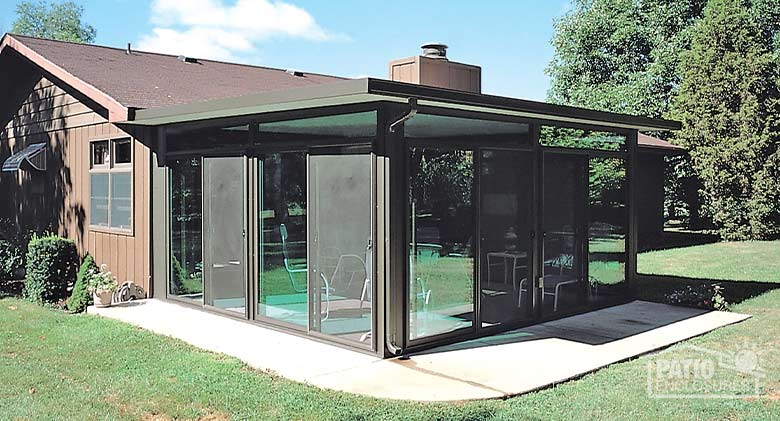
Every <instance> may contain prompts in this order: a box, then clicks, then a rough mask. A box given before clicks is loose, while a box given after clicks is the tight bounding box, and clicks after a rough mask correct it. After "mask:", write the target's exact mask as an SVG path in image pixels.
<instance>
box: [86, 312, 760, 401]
mask: <svg viewBox="0 0 780 421" xmlns="http://www.w3.org/2000/svg"><path fill="white" fill-rule="evenodd" d="M89 312H90V313H92V314H99V315H101V316H105V317H109V318H113V319H118V320H122V321H124V322H127V323H131V324H133V325H136V326H139V327H142V328H145V329H148V330H151V331H153V332H156V333H159V334H163V335H167V336H172V337H174V338H178V339H181V340H183V341H185V342H188V343H190V344H192V345H195V346H197V347H200V348H203V349H207V350H210V351H214V352H219V353H224V354H227V355H231V356H234V357H237V358H239V359H241V360H243V361H245V362H246V363H247V364H249V365H250V366H252V367H254V368H256V369H260V370H264V371H269V372H273V373H276V374H279V375H281V376H284V377H287V378H289V379H292V380H296V381H300V382H305V383H309V384H312V385H314V386H318V387H324V388H329V389H334V390H340V391H345V392H351V393H357V394H362V395H369V396H374V397H379V398H388V399H409V400H419V401H454V400H469V399H487V398H501V397H507V396H514V395H518V394H522V393H526V392H530V391H533V390H537V389H541V388H544V387H547V386H550V385H553V384H556V383H561V382H564V381H566V380H569V379H572V378H576V377H579V376H581V375H583V374H586V373H589V372H592V371H594V370H597V369H599V368H602V367H605V366H607V365H609V364H613V363H615V362H619V361H623V360H626V359H629V358H632V357H635V356H638V355H642V354H645V353H648V352H651V351H653V350H657V349H660V348H663V347H666V346H669V345H671V344H674V343H676V342H679V341H682V340H685V339H688V338H691V337H694V336H698V335H701V334H703V333H706V332H709V331H711V330H714V329H717V328H719V327H722V326H725V325H728V324H732V323H737V322H740V321H743V320H745V319H747V318H749V317H750V316H747V315H743V314H737V313H725V312H717V311H711V312H706V311H702V310H694V309H688V308H682V307H674V306H669V305H664V304H656V303H649V302H644V301H634V302H632V303H629V304H625V305H621V306H616V307H610V308H606V309H603V310H598V311H594V312H591V313H587V314H581V315H578V316H573V317H568V318H565V319H560V320H556V321H552V322H547V323H542V324H538V325H535V326H531V327H528V328H524V329H520V330H516V331H512V332H508V333H504V334H501V335H495V336H491V337H488V338H482V339H477V340H473V341H469V342H464V343H459V344H456V345H451V346H448V347H442V348H438V349H435V350H431V351H427V352H425V353H421V354H417V355H413V356H412V357H411V358H410V359H408V360H400V359H389V360H382V359H379V358H375V357H372V356H369V355H365V354H361V353H358V352H354V351H349V350H345V349H343V348H339V347H336V346H331V345H327V344H324V343H320V342H316V341H313V340H309V339H306V338H302V337H298V336H295V335H289V334H285V333H282V332H278V331H275V330H272V329H267V328H263V327H260V326H256V325H253V324H250V323H245V322H241V321H237V320H233V319H230V318H228V317H224V316H218V315H215V314H210V313H206V312H203V311H199V310H195V309H191V308H187V307H183V306H180V305H176V304H171V303H166V302H163V301H158V300H144V301H139V302H136V303H134V304H131V305H127V306H115V307H111V308H106V309H97V308H93V307H90V309H89Z"/></svg>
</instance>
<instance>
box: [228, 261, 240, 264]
mask: <svg viewBox="0 0 780 421" xmlns="http://www.w3.org/2000/svg"><path fill="white" fill-rule="evenodd" d="M228 263H230V264H231V265H240V264H241V261H240V260H231V261H229V262H228Z"/></svg>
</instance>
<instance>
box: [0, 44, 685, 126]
mask: <svg viewBox="0 0 780 421" xmlns="http://www.w3.org/2000/svg"><path fill="white" fill-rule="evenodd" d="M9 48H10V49H12V50H14V51H16V52H17V53H18V54H20V55H22V56H23V57H25V58H27V59H28V60H30V61H31V62H33V63H34V64H35V65H37V66H39V67H41V68H42V69H43V70H44V71H46V72H48V73H49V74H51V75H53V76H54V77H56V78H58V79H60V80H62V81H63V82H65V83H66V84H68V85H70V86H71V87H73V88H74V89H75V90H77V91H79V92H81V93H82V94H84V95H85V96H87V97H88V98H90V99H91V100H93V101H95V102H96V103H97V104H99V105H101V106H103V107H105V108H106V109H107V110H108V119H109V121H111V122H122V123H127V124H139V125H163V124H173V123H181V122H188V121H197V120H206V119H214V118H221V117H231V116H242V115H249V114H257V113H264V112H272V111H280V110H295V109H301V108H308V107H322V106H328V105H338V104H349V103H356V102H371V101H392V102H407V101H408V100H410V99H411V98H415V99H417V100H419V103H420V105H421V106H432V107H447V108H457V109H462V110H468V111H477V112H488V113H498V114H505V115H513V116H520V117H527V118H537V119H543V120H550V121H558V122H564V123H565V122H569V123H581V124H591V125H600V126H604V127H616V128H629V129H638V130H677V129H679V128H680V123H679V122H675V121H669V120H662V119H653V118H647V117H642V116H633V115H627V114H618V113H609V112H602V111H595V110H589V109H585V108H578V107H568V106H562V105H555V104H548V103H544V102H538V101H528V100H523V99H517V98H509V97H501V96H495V95H485V94H475V93H469V92H461V91H454V90H449V89H441V88H435V87H429V86H422V85H416V84H410V83H401V82H394V81H388V80H383V79H371V78H366V79H344V78H339V77H335V76H326V75H321V74H314V73H303V74H302V75H300V76H299V75H298V73H297V72H287V71H284V70H281V69H272V68H268V67H259V66H249V65H242V64H233V63H225V62H219V61H212V60H197V62H196V63H189V62H186V61H183V60H180V59H179V58H178V57H177V56H173V55H165V54H157V53H147V52H140V51H132V52H131V53H130V54H128V53H127V51H126V50H124V49H119V48H110V47H103V46H97V45H88V44H77V43H70V42H63V41H52V40H45V39H40V38H33V37H28V36H21V35H14V34H6V35H4V36H3V38H2V40H1V41H0V54H5V50H6V49H9Z"/></svg>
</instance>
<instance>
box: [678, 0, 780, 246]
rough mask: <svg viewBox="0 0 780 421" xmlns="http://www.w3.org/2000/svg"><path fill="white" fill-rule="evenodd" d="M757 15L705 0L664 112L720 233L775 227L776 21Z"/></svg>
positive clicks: (779, 228) (774, 231) (732, 0)
mask: <svg viewBox="0 0 780 421" xmlns="http://www.w3.org/2000/svg"><path fill="white" fill-rule="evenodd" d="M756 4H763V5H767V4H768V3H762V2H756ZM770 7H771V5H770ZM775 10H776V7H775ZM759 15H761V14H759V13H754V12H753V11H751V9H749V8H747V7H745V6H743V3H742V2H741V1H739V0H710V1H709V2H708V4H707V7H706V9H705V13H704V17H703V18H702V19H701V21H699V22H698V23H697V24H696V25H695V30H694V31H693V37H692V45H691V49H690V50H689V51H685V52H683V54H682V60H681V61H680V67H679V72H680V77H681V83H680V87H679V90H678V92H677V95H676V97H675V99H674V102H673V110H672V113H671V116H672V117H673V118H675V119H679V120H680V121H682V123H683V130H682V131H680V132H679V133H678V134H677V139H679V141H680V142H681V144H682V145H683V146H685V147H687V148H689V149H690V154H691V157H692V160H693V167H694V169H695V171H696V173H697V174H698V176H699V178H700V179H701V181H702V183H703V188H702V193H703V195H704V198H705V199H706V200H705V201H704V204H705V211H706V212H707V213H708V214H709V216H711V217H712V219H713V221H714V222H715V223H716V224H717V226H718V227H719V229H720V233H721V236H722V237H723V238H725V239H734V240H741V239H763V238H771V237H774V236H776V235H778V234H780V152H779V151H778V142H779V139H780V137H778V135H780V95H779V91H778V87H779V86H780V83H779V82H780V76H779V73H778V72H779V71H780V66H778V63H779V62H780V61H779V60H778V52H777V51H776V50H774V51H773V48H774V46H776V45H777V44H776V33H777V29H776V27H774V25H775V24H776V22H772V21H771V20H770V21H769V22H763V23H762V22H761V20H759V19H758V16H759ZM762 16H763V15H762Z"/></svg>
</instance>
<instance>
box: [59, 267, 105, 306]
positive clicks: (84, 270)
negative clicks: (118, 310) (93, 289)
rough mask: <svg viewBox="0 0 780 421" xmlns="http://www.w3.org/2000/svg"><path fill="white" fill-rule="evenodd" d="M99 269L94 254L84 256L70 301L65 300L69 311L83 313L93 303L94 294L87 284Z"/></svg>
mask: <svg viewBox="0 0 780 421" xmlns="http://www.w3.org/2000/svg"><path fill="white" fill-rule="evenodd" d="M97 271H98V267H97V265H96V264H95V260H94V259H93V258H92V256H90V255H89V254H87V255H86V256H84V260H83V261H82V262H81V266H80V267H79V273H78V274H77V275H76V283H75V284H74V285H73V291H72V292H71V293H70V298H68V301H66V302H65V306H66V307H67V308H68V311H70V312H73V313H81V312H82V311H84V310H86V309H87V306H89V305H90V304H92V294H90V293H89V291H88V290H87V284H88V283H89V280H90V278H91V277H92V276H93V275H94V274H95V273H97Z"/></svg>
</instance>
